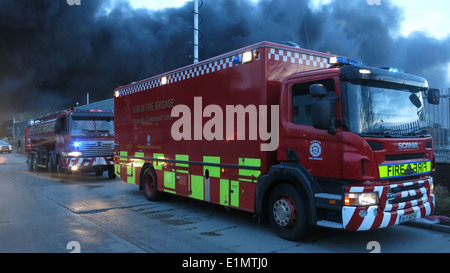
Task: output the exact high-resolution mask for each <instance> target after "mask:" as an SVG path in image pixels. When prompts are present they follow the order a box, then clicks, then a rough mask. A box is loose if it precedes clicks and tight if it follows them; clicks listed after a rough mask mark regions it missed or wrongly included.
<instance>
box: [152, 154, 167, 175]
mask: <svg viewBox="0 0 450 273" xmlns="http://www.w3.org/2000/svg"><path fill="white" fill-rule="evenodd" d="M153 158H156V159H155V160H153V168H154V169H155V170H160V171H161V170H162V168H163V164H164V162H163V161H158V160H157V159H158V158H161V159H164V154H157V153H154V154H153Z"/></svg>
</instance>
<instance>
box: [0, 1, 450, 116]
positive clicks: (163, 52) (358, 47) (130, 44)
mask: <svg viewBox="0 0 450 273" xmlns="http://www.w3.org/2000/svg"><path fill="white" fill-rule="evenodd" d="M129 1H130V0H81V5H79V6H77V5H68V2H67V0H33V1H28V0H23V1H18V0H0V60H2V61H1V62H0V95H1V99H0V122H2V121H4V120H9V119H10V118H11V117H10V115H9V114H10V113H12V114H14V116H15V117H16V120H26V119H32V118H33V117H35V116H36V115H39V114H42V113H43V112H47V111H54V110H59V109H64V108H68V107H73V106H75V105H76V102H79V103H80V104H85V102H86V93H87V92H89V97H90V102H95V101H99V100H104V99H108V98H111V97H112V94H113V91H114V89H115V88H117V87H119V86H121V85H126V84H129V83H131V82H134V81H139V80H142V79H145V78H149V77H152V76H155V75H158V74H161V73H164V72H168V71H171V70H174V69H177V68H180V67H183V66H186V65H189V64H191V63H192V58H190V57H189V55H192V51H193V49H192V45H191V44H190V42H191V41H192V39H193V34H192V28H191V27H192V24H193V15H192V10H193V1H192V0H191V1H185V0H131V1H132V2H129ZM311 1H315V2H310V1H308V0H258V1H255V0H204V5H203V7H202V8H201V9H200V13H201V15H202V16H203V18H204V21H203V24H201V25H200V30H201V31H202V32H203V34H204V35H203V39H202V40H201V41H200V44H201V46H202V47H203V50H201V51H200V59H203V60H204V59H207V58H211V57H213V56H217V55H220V54H223V53H226V52H229V51H232V50H235V49H238V48H242V47H244V46H247V45H250V44H254V43H257V42H260V41H274V42H276V41H294V42H297V43H298V44H300V46H302V47H303V48H307V49H311V50H316V51H322V52H325V51H330V52H332V53H333V54H337V55H341V56H347V57H350V58H352V59H356V60H359V61H362V62H363V63H364V64H366V65H370V66H392V67H398V68H400V69H403V70H404V71H405V72H407V73H411V74H415V75H420V76H422V77H424V78H426V79H427V80H428V82H429V83H430V86H432V87H437V88H447V87H450V72H449V71H450V28H449V27H448V26H449V25H450V22H449V20H450V14H449V12H450V1H448V0H430V1H424V0H420V1H419V0H390V1H389V0H311ZM378 1H379V3H380V5H370V3H372V4H376V3H377V2H378ZM261 26H264V27H263V29H262V27H261Z"/></svg>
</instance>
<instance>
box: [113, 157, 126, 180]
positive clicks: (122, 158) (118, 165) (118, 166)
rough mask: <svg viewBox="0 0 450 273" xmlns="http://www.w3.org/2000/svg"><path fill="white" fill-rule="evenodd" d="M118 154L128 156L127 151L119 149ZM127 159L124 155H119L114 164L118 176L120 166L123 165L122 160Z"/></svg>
mask: <svg viewBox="0 0 450 273" xmlns="http://www.w3.org/2000/svg"><path fill="white" fill-rule="evenodd" d="M119 156H128V152H125V151H120V152H119ZM125 160H127V158H126V157H119V164H115V165H114V169H115V172H116V175H117V176H119V177H120V166H122V165H124V163H123V161H125Z"/></svg>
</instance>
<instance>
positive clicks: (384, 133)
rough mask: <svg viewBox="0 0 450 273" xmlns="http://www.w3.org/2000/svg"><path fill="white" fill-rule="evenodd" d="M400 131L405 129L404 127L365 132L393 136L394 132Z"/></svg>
mask: <svg viewBox="0 0 450 273" xmlns="http://www.w3.org/2000/svg"><path fill="white" fill-rule="evenodd" d="M400 131H404V129H383V130H381V131H369V132H364V133H363V134H368V135H381V136H385V137H391V136H393V134H392V133H395V132H400Z"/></svg>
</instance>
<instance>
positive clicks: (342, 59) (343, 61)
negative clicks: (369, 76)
mask: <svg viewBox="0 0 450 273" xmlns="http://www.w3.org/2000/svg"><path fill="white" fill-rule="evenodd" d="M328 62H329V64H338V65H339V64H341V65H342V64H347V65H355V66H359V65H362V63H361V62H359V61H355V60H352V59H349V58H345V57H330V59H329V60H328Z"/></svg>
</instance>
